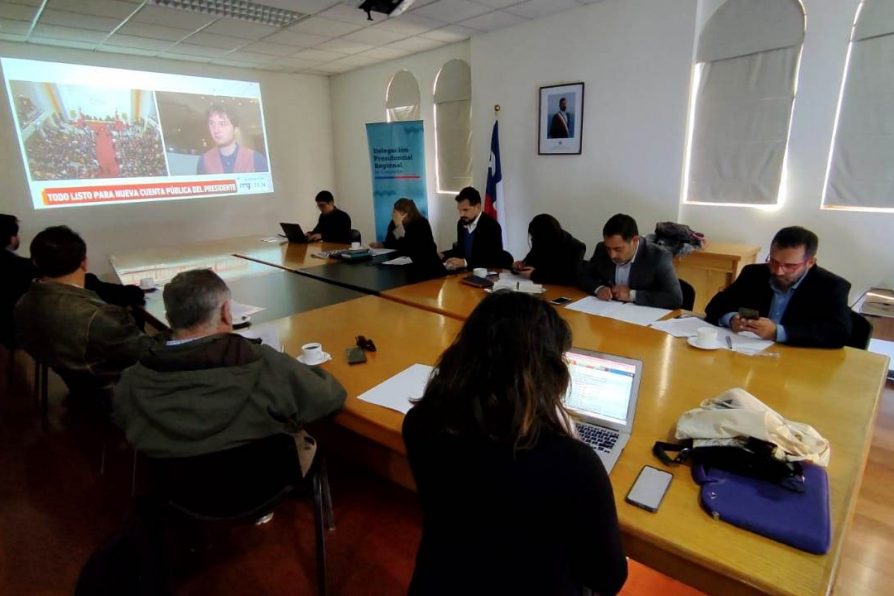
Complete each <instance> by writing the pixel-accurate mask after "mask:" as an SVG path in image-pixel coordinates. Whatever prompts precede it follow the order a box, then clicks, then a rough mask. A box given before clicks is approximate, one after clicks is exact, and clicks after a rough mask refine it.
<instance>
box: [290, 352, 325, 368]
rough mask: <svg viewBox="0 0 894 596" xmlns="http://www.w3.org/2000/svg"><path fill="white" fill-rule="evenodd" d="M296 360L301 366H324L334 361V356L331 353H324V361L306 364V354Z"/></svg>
mask: <svg viewBox="0 0 894 596" xmlns="http://www.w3.org/2000/svg"><path fill="white" fill-rule="evenodd" d="M295 360H297V361H298V362H300V363H301V364H306V365H308V366H317V365H318V364H323V363H324V362H329V361H330V360H332V355H331V354H330V353H329V352H323V359H322V360H320V361H319V362H305V361H304V354H301V355H300V356H298V357H297V358H295Z"/></svg>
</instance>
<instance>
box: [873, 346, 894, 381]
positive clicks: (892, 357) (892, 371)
mask: <svg viewBox="0 0 894 596" xmlns="http://www.w3.org/2000/svg"><path fill="white" fill-rule="evenodd" d="M869 351H870V352H872V353H873V354H881V355H882V356H887V357H888V358H889V360H888V378H889V379H890V378H892V377H894V342H890V341H885V340H883V339H870V340H869Z"/></svg>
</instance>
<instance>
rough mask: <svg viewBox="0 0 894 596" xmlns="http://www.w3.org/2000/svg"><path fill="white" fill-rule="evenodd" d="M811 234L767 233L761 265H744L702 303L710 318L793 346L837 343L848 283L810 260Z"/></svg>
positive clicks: (846, 332)
mask: <svg viewBox="0 0 894 596" xmlns="http://www.w3.org/2000/svg"><path fill="white" fill-rule="evenodd" d="M818 244H819V241H818V240H817V237H816V234H814V233H813V232H811V231H810V230H807V229H805V228H802V227H800V226H792V227H788V228H782V229H781V230H779V231H778V232H777V233H776V236H774V237H773V242H772V244H771V245H770V256H769V257H768V258H767V262H766V263H765V264H759V265H748V266H747V267H745V268H744V269H742V273H741V274H740V275H739V277H738V278H737V279H736V281H734V282H733V283H732V285H730V286H729V287H728V288H726V289H725V290H721V291H720V292H718V293H717V295H715V296H714V297H713V298H712V299H711V301H710V302H709V303H708V306H707V307H706V308H705V314H706V317H705V318H706V319H707V321H708V322H710V323H714V324H718V325H722V326H723V327H729V328H730V329H732V330H733V331H735V332H736V333H739V332H742V331H750V332H751V333H754V334H755V335H757V336H759V337H760V338H761V339H769V340H773V341H776V342H779V343H787V344H790V345H793V346H807V347H817V348H840V347H841V346H843V345H845V343H846V342H847V340H848V338H849V337H850V333H851V318H850V311H849V309H848V306H847V297H848V292H849V291H850V287H851V284H850V283H848V282H847V281H846V280H845V279H843V278H841V277H838V276H837V275H835V274H834V273H832V272H830V271H827V270H825V269H823V268H822V267H819V266H817V265H816V249H817V246H818Z"/></svg>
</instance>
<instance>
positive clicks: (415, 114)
mask: <svg viewBox="0 0 894 596" xmlns="http://www.w3.org/2000/svg"><path fill="white" fill-rule="evenodd" d="M385 119H386V120H387V121H388V122H398V121H401V120H419V84H418V83H417V82H416V77H414V76H413V74H412V73H411V72H410V71H409V70H401V71H398V72H396V73H395V74H394V76H393V77H391V82H390V83H388V89H387V90H386V91H385Z"/></svg>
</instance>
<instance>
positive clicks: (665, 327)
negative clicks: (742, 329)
mask: <svg viewBox="0 0 894 596" xmlns="http://www.w3.org/2000/svg"><path fill="white" fill-rule="evenodd" d="M699 327H713V325H711V324H710V323H706V322H705V321H703V320H702V319H699V318H698V317H682V318H679V319H668V320H666V321H655V322H654V323H652V328H654V329H658V330H659V331H664V332H665V333H669V334H670V335H673V336H674V337H695V336H696V335H697V334H698V333H697V332H698V328H699ZM724 341H725V340H724Z"/></svg>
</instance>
